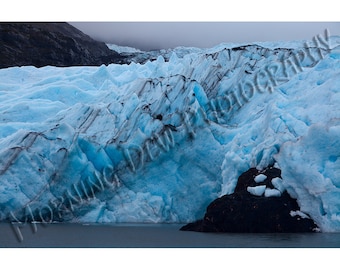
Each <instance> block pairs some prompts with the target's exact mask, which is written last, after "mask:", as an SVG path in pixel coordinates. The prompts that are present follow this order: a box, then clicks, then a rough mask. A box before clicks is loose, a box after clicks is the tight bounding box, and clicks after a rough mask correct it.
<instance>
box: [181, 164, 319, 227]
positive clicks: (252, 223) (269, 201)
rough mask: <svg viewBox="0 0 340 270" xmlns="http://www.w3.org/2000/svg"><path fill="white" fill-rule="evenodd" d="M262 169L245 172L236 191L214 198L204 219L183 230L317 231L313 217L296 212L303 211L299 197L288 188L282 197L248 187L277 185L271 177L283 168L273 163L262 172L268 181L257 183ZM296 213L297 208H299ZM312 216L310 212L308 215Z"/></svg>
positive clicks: (276, 175) (278, 174) (279, 174)
mask: <svg viewBox="0 0 340 270" xmlns="http://www.w3.org/2000/svg"><path fill="white" fill-rule="evenodd" d="M259 173H260V172H259V171H258V170H257V169H255V168H252V169H250V170H248V171H247V172H245V173H243V174H242V175H241V176H240V177H239V179H238V183H237V186H236V188H235V192H234V193H233V194H231V195H224V196H222V197H221V198H218V199H216V200H214V201H213V202H212V203H211V204H210V205H209V206H208V207H207V211H206V214H205V216H204V218H203V219H202V220H198V221H196V222H194V223H189V224H187V225H185V226H183V227H182V228H181V230H182V231H197V232H233V233H277V232H280V233H294V232H315V231H318V228H317V226H316V224H315V223H314V221H313V220H312V219H310V218H306V217H304V218H303V217H301V216H299V215H292V213H294V212H292V211H299V205H298V204H297V201H296V200H295V199H293V198H291V197H290V196H289V194H288V193H287V192H286V191H284V192H283V193H282V194H281V196H280V197H265V196H255V195H252V194H250V193H249V192H248V191H247V187H249V186H251V187H254V186H258V185H266V186H267V187H268V188H273V186H272V183H271V180H272V179H273V178H275V177H280V176H281V171H280V170H279V169H277V168H273V167H270V168H268V169H266V170H265V171H264V172H261V173H262V174H264V175H266V176H267V179H266V180H265V181H264V182H261V183H256V182H255V181H254V178H255V176H256V175H258V174H259ZM295 213H296V212H295ZM306 216H308V215H306Z"/></svg>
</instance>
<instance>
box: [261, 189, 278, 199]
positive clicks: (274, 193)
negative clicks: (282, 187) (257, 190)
mask: <svg viewBox="0 0 340 270" xmlns="http://www.w3.org/2000/svg"><path fill="white" fill-rule="evenodd" d="M264 196H265V197H280V196H281V192H280V191H279V190H277V189H275V188H273V189H272V188H266V190H265V192H264Z"/></svg>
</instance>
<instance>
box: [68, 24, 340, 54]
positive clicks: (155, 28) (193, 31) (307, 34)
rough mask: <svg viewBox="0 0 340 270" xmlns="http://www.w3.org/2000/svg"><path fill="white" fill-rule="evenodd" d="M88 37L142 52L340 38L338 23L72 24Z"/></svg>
mask: <svg viewBox="0 0 340 270" xmlns="http://www.w3.org/2000/svg"><path fill="white" fill-rule="evenodd" d="M70 23H71V24H72V25H73V26H75V27H77V28H78V29H80V30H81V31H83V32H84V33H85V34H87V35H89V36H91V37H92V38H94V39H97V40H100V41H104V42H106V43H114V44H118V45H122V46H131V47H136V48H139V49H142V50H151V49H161V48H173V47H176V46H193V47H200V48H207V47H212V46H215V45H217V44H219V43H222V42H235V43H238V42H241V43H242V42H256V41H281V40H283V41H288V40H299V39H306V40H310V39H312V37H313V36H315V35H317V34H323V33H324V30H325V29H326V28H327V29H328V30H329V31H330V33H331V35H340V23H339V22H70Z"/></svg>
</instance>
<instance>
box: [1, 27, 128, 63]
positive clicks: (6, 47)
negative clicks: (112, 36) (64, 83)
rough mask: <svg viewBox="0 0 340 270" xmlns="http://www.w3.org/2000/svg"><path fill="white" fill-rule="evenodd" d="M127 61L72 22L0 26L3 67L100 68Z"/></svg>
mask: <svg viewBox="0 0 340 270" xmlns="http://www.w3.org/2000/svg"><path fill="white" fill-rule="evenodd" d="M125 59H126V57H124V56H122V55H120V54H119V53H117V52H115V51H112V50H110V49H109V48H108V47H107V46H106V44H105V43H103V42H98V41H95V40H93V39H92V38H90V37H89V36H88V35H85V34H84V33H83V32H81V31H79V30H78V29H77V28H75V27H73V26H72V25H70V24H68V23H60V22H57V23H52V22H48V23H24V22H21V23H0V68H7V67H14V66H35V67H43V66H48V65H49V66H59V67H67V66H100V65H102V64H105V65H107V64H111V63H117V64H121V63H125Z"/></svg>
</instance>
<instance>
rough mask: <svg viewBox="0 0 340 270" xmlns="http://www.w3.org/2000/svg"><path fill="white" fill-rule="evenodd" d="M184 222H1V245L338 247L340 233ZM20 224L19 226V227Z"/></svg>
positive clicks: (82, 246)
mask: <svg viewBox="0 0 340 270" xmlns="http://www.w3.org/2000/svg"><path fill="white" fill-rule="evenodd" d="M182 225H183V224H156V225H155V224H119V225H82V224H48V225H46V224H45V225H43V224H35V225H32V224H26V225H24V226H22V227H21V228H19V231H20V233H18V229H15V226H13V225H11V224H7V223H2V224H0V247H3V248H4V247H16V248H20V247H31V248H40V247H51V248H58V247H61V248H62V247H64V248H65V247H74V248H84V247H90V248H97V247H110V248H207V247H214V248H338V247H340V233H280V234H271V233H266V234H238V233H198V232H186V231H180V230H179V228H180V227H181V226H182ZM17 228H18V227H17Z"/></svg>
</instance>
